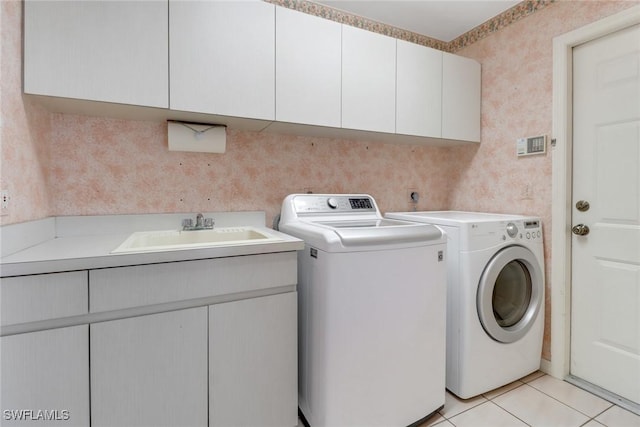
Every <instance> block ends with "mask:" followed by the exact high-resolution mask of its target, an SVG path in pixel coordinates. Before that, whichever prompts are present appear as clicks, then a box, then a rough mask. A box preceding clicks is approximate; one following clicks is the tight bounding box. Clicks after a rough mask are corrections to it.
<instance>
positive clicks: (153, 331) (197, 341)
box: [90, 307, 208, 427]
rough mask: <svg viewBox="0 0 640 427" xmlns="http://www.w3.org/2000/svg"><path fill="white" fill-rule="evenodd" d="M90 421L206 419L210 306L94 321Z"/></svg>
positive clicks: (130, 423) (201, 422) (197, 422)
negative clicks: (208, 318)
mask: <svg viewBox="0 0 640 427" xmlns="http://www.w3.org/2000/svg"><path fill="white" fill-rule="evenodd" d="M90 335H91V339H90V341H91V352H90V354H91V426H92V427H100V426H109V427H114V426H127V427H134V426H156V427H160V426H171V427H175V426H206V425H207V409H208V408H207V387H208V384H207V307H199V308H192V309H186V310H179V311H173V312H167V313H160V314H152V315H146V316H140V317H133V318H128V319H121V320H114V321H108V322H103V323H95V324H92V325H91V330H90Z"/></svg>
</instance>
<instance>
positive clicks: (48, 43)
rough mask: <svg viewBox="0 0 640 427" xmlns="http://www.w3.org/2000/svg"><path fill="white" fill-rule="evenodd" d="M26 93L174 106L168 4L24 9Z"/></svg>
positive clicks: (62, 4) (33, 5) (78, 2)
mask: <svg viewBox="0 0 640 427" xmlns="http://www.w3.org/2000/svg"><path fill="white" fill-rule="evenodd" d="M24 14H25V19H24V27H25V28H24V91H25V92H26V93H32V94H37V95H50V96H60V97H65V98H78V99H89V100H94V101H106V102H116V103H122V104H134V105H144V106H151V107H162V108H167V107H168V105H169V101H168V97H169V76H168V71H167V70H168V67H169V49H168V43H167V37H168V30H169V29H168V27H169V25H168V22H167V1H166V0H153V1H135V0H131V1H106V0H100V1H84V0H75V1H33V0H27V1H26V2H25V5H24Z"/></svg>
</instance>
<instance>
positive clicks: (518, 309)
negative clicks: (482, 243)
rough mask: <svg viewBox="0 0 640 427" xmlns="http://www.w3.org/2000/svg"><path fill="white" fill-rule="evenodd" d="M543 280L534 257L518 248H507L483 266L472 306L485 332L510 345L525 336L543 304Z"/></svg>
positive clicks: (540, 269)
mask: <svg viewBox="0 0 640 427" xmlns="http://www.w3.org/2000/svg"><path fill="white" fill-rule="evenodd" d="M543 297H544V276H543V272H542V268H541V266H540V263H539V262H538V261H537V259H536V257H535V255H534V254H533V253H532V252H531V251H530V250H529V249H527V248H524V247H522V246H509V247H506V248H504V249H502V250H501V251H499V252H498V253H496V254H495V255H494V256H493V258H491V260H490V261H489V262H488V263H487V265H486V266H485V269H484V272H483V273H482V277H481V278H480V283H479V285H478V294H477V300H476V305H477V309H478V317H479V319H480V323H481V324H482V327H483V328H484V330H485V332H486V333H487V334H488V335H489V336H490V337H491V338H493V339H494V340H496V341H500V342H504V343H510V342H515V341H517V340H519V339H520V338H522V337H523V336H525V335H526V333H527V332H528V331H529V329H531V326H533V324H534V322H535V320H536V318H537V316H538V315H540V311H541V307H542V304H543V302H544V300H543Z"/></svg>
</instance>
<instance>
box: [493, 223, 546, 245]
mask: <svg viewBox="0 0 640 427" xmlns="http://www.w3.org/2000/svg"><path fill="white" fill-rule="evenodd" d="M501 225H502V224H501ZM504 231H505V233H506V235H503V236H502V240H506V239H507V236H508V237H511V238H512V239H518V238H519V239H526V240H534V239H541V238H542V230H541V228H540V221H539V220H533V219H532V220H525V221H513V222H508V223H507V224H506V226H504Z"/></svg>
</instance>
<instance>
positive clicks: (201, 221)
mask: <svg viewBox="0 0 640 427" xmlns="http://www.w3.org/2000/svg"><path fill="white" fill-rule="evenodd" d="M213 225H214V221H213V218H205V217H204V215H202V214H201V213H198V214H197V215H196V225H193V220H192V219H191V218H185V219H183V220H182V230H183V231H195V230H212V229H213Z"/></svg>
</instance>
